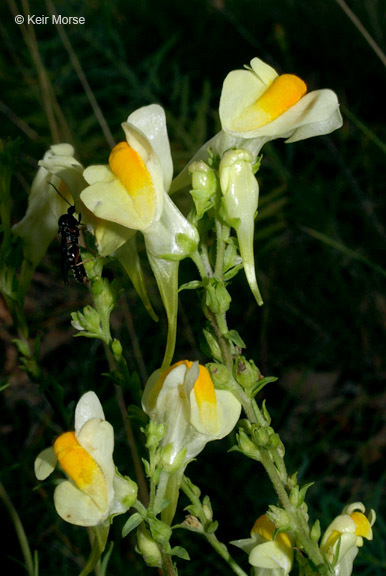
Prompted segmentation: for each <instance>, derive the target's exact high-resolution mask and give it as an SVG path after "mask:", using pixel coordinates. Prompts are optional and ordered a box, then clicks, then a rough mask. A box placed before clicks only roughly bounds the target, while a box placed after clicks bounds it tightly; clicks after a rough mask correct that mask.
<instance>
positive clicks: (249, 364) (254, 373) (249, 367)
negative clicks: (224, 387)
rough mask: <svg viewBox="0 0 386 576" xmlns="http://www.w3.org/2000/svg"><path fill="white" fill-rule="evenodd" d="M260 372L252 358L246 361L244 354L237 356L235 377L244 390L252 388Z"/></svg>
mask: <svg viewBox="0 0 386 576" xmlns="http://www.w3.org/2000/svg"><path fill="white" fill-rule="evenodd" d="M260 375H261V372H260V370H259V369H258V367H257V366H256V364H255V363H254V361H253V360H250V361H248V360H247V359H246V358H244V356H239V357H238V358H237V359H236V362H235V374H234V376H235V378H236V380H237V382H238V383H239V384H240V385H241V386H242V387H243V388H245V389H246V390H249V389H251V388H253V386H254V384H255V382H256V380H258V378H259V377H260Z"/></svg>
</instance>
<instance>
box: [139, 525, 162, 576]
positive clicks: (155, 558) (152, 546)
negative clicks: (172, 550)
mask: <svg viewBox="0 0 386 576" xmlns="http://www.w3.org/2000/svg"><path fill="white" fill-rule="evenodd" d="M137 551H138V552H139V553H140V554H142V556H143V559H144V561H145V562H146V564H147V565H148V566H152V567H153V568H161V566H162V554H161V551H160V549H159V547H158V544H157V543H156V542H155V541H154V540H153V538H152V537H151V535H150V532H149V531H148V530H147V528H146V527H145V524H141V526H140V527H139V528H138V530H137Z"/></svg>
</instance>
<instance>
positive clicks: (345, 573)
mask: <svg viewBox="0 0 386 576" xmlns="http://www.w3.org/2000/svg"><path fill="white" fill-rule="evenodd" d="M365 510H366V509H365V506H364V505H363V504H362V502H354V503H353V504H349V505H348V506H346V507H345V508H344V509H343V511H342V514H340V515H339V516H337V517H336V518H335V519H334V520H333V521H332V522H331V524H330V525H329V526H328V528H327V530H326V531H325V533H324V535H323V538H322V541H321V545H320V549H321V551H322V554H323V556H324V557H325V559H326V561H327V562H328V563H329V564H330V566H331V567H332V569H333V574H334V576H350V574H351V573H352V569H353V562H354V560H355V558H356V556H357V554H358V548H360V547H361V546H363V539H364V538H366V539H367V540H372V539H373V531H372V526H373V524H374V522H375V520H376V514H375V512H374V510H370V513H369V515H368V517H367V516H366V515H365Z"/></svg>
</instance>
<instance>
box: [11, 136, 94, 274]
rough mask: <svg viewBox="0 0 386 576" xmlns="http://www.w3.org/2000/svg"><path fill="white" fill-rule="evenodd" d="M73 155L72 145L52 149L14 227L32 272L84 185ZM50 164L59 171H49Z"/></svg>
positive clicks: (81, 168) (42, 164) (34, 181)
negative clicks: (24, 209) (62, 217)
mask: <svg viewBox="0 0 386 576" xmlns="http://www.w3.org/2000/svg"><path fill="white" fill-rule="evenodd" d="M73 156H74V148H73V147H72V146H71V145H70V144H55V145H53V146H51V147H50V149H49V150H48V151H47V152H46V153H45V154H44V158H43V160H42V161H41V162H40V168H39V170H38V171H37V173H36V176H35V178H34V180H33V182H32V186H31V191H30V194H29V197H28V208H27V211H26V214H25V216H24V218H23V219H22V220H20V222H18V223H17V224H15V225H14V226H13V231H14V232H15V233H16V234H17V235H18V236H21V238H23V248H24V257H25V259H26V261H27V263H28V265H29V266H30V267H31V269H32V270H34V269H35V267H36V266H37V264H38V263H39V262H40V260H41V259H42V258H43V256H44V255H45V253H46V252H47V248H48V246H49V245H50V243H51V242H52V241H53V240H54V238H55V236H56V235H57V233H58V220H59V217H60V216H61V215H62V214H64V213H65V212H67V209H68V204H67V203H66V200H67V201H68V202H70V203H71V199H72V194H73V191H74V190H76V189H77V188H78V187H79V186H81V185H82V172H83V167H82V165H81V164H79V162H77V160H75V159H74V157H73ZM48 165H50V166H56V167H57V170H55V171H52V170H50V169H49V168H48V167H47V166H48ZM67 183H69V184H70V183H71V185H70V186H69V185H68V184H67ZM54 186H55V188H56V189H57V190H58V191H59V192H60V194H61V195H62V196H63V198H65V200H63V198H61V196H60V195H59V194H58V193H57V192H56V190H55V188H54ZM79 192H80V191H79Z"/></svg>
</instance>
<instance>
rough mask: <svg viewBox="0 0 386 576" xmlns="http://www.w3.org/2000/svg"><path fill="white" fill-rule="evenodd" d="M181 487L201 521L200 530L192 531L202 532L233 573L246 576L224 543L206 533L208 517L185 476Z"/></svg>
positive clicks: (213, 535) (212, 533)
mask: <svg viewBox="0 0 386 576" xmlns="http://www.w3.org/2000/svg"><path fill="white" fill-rule="evenodd" d="M181 489H182V490H183V492H184V493H185V494H186V496H187V497H188V498H189V500H190V501H191V503H192V504H193V506H194V507H195V509H196V510H197V512H198V519H199V521H200V523H201V530H192V531H198V532H199V533H200V534H203V536H205V538H206V539H207V541H208V542H209V544H210V545H211V546H212V548H214V550H215V551H216V552H217V554H219V556H221V558H222V559H223V560H225V562H226V563H227V564H228V566H229V567H230V568H231V569H232V570H233V572H234V573H235V574H237V575H238V576H247V574H246V573H245V572H244V570H243V569H242V568H241V567H240V566H239V565H238V564H237V562H236V561H235V560H234V559H233V558H232V556H231V555H230V553H229V551H228V548H227V547H226V545H225V544H223V543H222V542H220V540H219V539H218V538H217V536H216V535H215V533H214V532H209V533H208V532H206V531H205V525H206V524H207V523H208V519H207V517H206V515H205V511H204V507H203V505H202V503H201V500H200V498H199V496H197V494H195V492H194V491H193V490H192V488H191V486H190V484H189V483H188V482H187V481H186V479H185V476H184V477H183V479H182V483H181ZM185 527H186V526H185ZM188 529H189V528H188Z"/></svg>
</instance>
